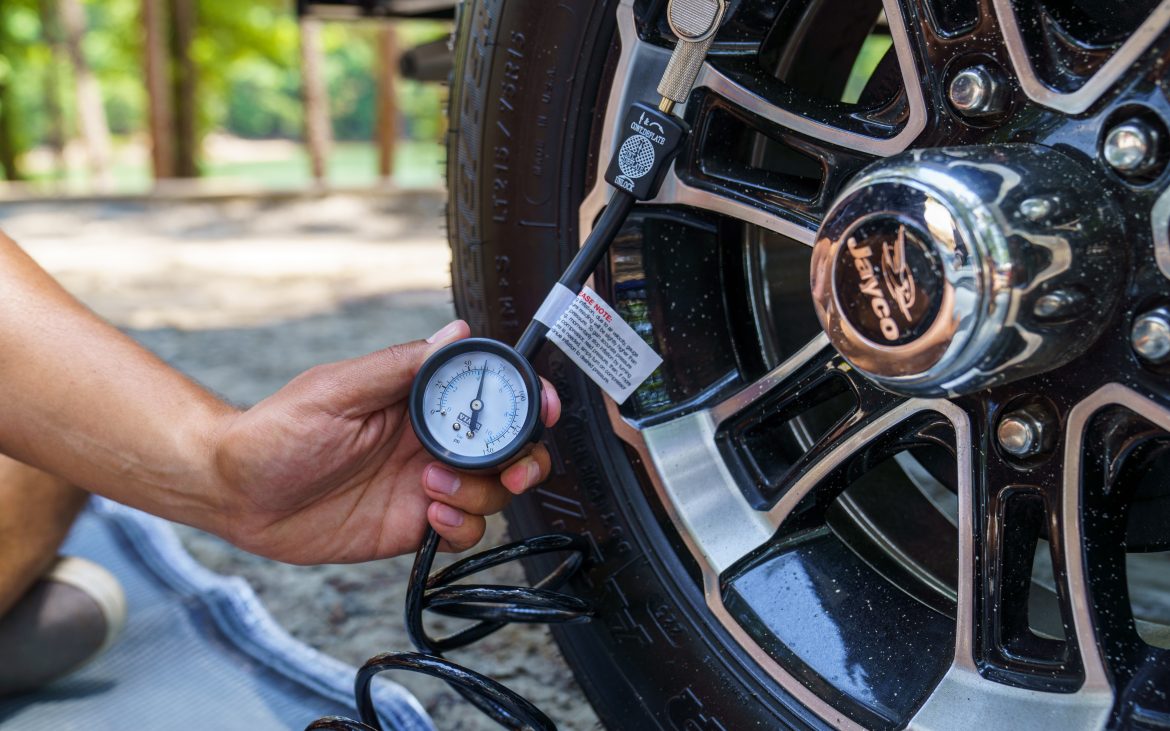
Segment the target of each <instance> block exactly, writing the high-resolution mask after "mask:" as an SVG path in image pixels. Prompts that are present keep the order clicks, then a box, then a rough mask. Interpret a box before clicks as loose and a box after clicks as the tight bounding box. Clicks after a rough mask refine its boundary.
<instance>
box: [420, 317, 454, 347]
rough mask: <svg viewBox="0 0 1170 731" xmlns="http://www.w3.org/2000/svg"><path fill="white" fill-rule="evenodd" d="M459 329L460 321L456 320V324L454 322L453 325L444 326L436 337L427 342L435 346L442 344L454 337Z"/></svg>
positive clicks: (428, 339)
mask: <svg viewBox="0 0 1170 731" xmlns="http://www.w3.org/2000/svg"><path fill="white" fill-rule="evenodd" d="M458 329H459V321H458V320H456V321H455V322H452V323H448V324H447V325H444V326H443V329H442V330H440V331H439V332H437V333H435V334H434V335H432V336H430V337H429V338H427V342H428V343H431V344H434V343H437V342H440V341H442V340H446V339H447V338H449V337H451V336H452V335H454V334H455V332H456V331H457V330H458Z"/></svg>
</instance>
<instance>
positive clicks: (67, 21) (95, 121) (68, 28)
mask: <svg viewBox="0 0 1170 731" xmlns="http://www.w3.org/2000/svg"><path fill="white" fill-rule="evenodd" d="M57 7H58V9H59V10H60V14H61V30H62V31H63V32H64V36H65V49H66V51H68V53H69V62H70V64H72V66H73V78H74V80H75V82H76V85H77V116H78V119H79V121H80V123H81V137H82V139H83V140H85V148H86V152H87V154H88V156H89V169H90V172H91V173H92V174H93V178H94V181H95V182H96V183H97V185H98V186H99V187H103V188H104V187H108V186H109V184H110V125H109V123H108V122H107V121H106V108H105V106H103V104H102V92H101V87H100V86H99V85H98V80H97V78H96V77H95V76H94V75H93V72H92V71H91V70H90V68H89V63H88V62H86V60H85V54H84V53H83V52H82V49H81V38H82V36H83V35H84V34H85V8H83V7H82V6H81V0H58V6H57Z"/></svg>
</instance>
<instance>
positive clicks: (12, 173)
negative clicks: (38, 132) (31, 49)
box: [0, 23, 24, 180]
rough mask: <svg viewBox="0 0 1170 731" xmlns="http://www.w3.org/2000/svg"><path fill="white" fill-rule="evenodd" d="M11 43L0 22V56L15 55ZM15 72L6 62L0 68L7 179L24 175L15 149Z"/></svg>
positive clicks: (0, 141) (1, 160)
mask: <svg viewBox="0 0 1170 731" xmlns="http://www.w3.org/2000/svg"><path fill="white" fill-rule="evenodd" d="M12 45H13V39H12V37H11V36H9V34H8V26H7V25H5V24H4V23H0V58H4V57H5V56H7V57H9V58H11V57H14V56H15V55H16V54H15V53H14V51H13V49H12ZM17 73H18V71H17V69H15V68H13V67H12V66H11V65H8V64H6V65H5V66H4V67H3V68H0V166H3V167H4V177H5V179H7V180H22V179H23V177H24V176H23V174H22V172H21V169H20V150H19V149H17V148H18V142H17V139H16V135H17V128H16V108H15V98H16V94H15V93H14V91H13V88H12V81H13V77H14V76H15V75H16V74H17Z"/></svg>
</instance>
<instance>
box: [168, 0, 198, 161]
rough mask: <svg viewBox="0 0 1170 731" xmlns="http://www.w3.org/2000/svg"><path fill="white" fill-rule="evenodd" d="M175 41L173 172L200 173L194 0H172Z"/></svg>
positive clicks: (196, 17)
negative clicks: (194, 57)
mask: <svg viewBox="0 0 1170 731" xmlns="http://www.w3.org/2000/svg"><path fill="white" fill-rule="evenodd" d="M172 11H173V12H174V30H175V42H174V45H173V46H172V49H173V51H174V64H173V65H172V69H173V70H174V100H175V173H176V174H177V175H178V176H179V177H180V178H195V177H198V176H199V105H198V104H197V100H196V87H197V85H198V76H197V74H196V71H195V61H194V60H193V59H192V58H191V42H192V41H193V40H194V39H195V27H196V24H197V23H198V22H199V21H198V15H197V12H196V8H195V0H173V5H172Z"/></svg>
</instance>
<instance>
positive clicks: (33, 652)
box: [0, 556, 126, 695]
mask: <svg viewBox="0 0 1170 731" xmlns="http://www.w3.org/2000/svg"><path fill="white" fill-rule="evenodd" d="M125 623H126V595H125V594H124V593H123V592H122V587H121V585H120V584H119V583H118V580H117V579H116V578H114V575H113V574H111V573H110V572H109V571H106V570H105V569H104V568H102V567H101V566H98V565H97V564H95V563H93V562H91V561H86V560H85V559H83V558H75V557H72V556H63V557H61V558H59V559H57V563H55V564H54V565H53V567H52V568H51V569H49V571H48V572H47V573H46V574H45V575H44V576H43V577H41V578H40V579H39V580H38V581H37V583H35V584H33V586H32V588H31V589H29V590H28V593H26V594H25V595H24V596H23V597H21V598H20V600H19V601H17V603H16V605H15V606H14V607H13V608H12V609H11V610H10V611H9V612H8V614H6V615H4V616H3V617H0V695H9V694H13V693H22V692H26V691H29V690H33V689H35V688H40V687H41V686H44V685H46V684H48V683H51V682H53V681H54V680H57V679H58V678H62V677H64V676H66V675H68V674H69V673H72V672H74V671H75V670H77V669H78V668H80V667H81V666H82V665H85V664H86V663H87V662H89V661H90V660H92V659H94V658H95V657H97V656H98V655H100V654H101V653H102V652H104V651H105V650H106V648H108V647H109V646H110V645H111V644H113V642H114V639H115V638H116V637H117V636H118V634H119V633H120V632H121V631H122V626H123V625H124V624H125Z"/></svg>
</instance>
